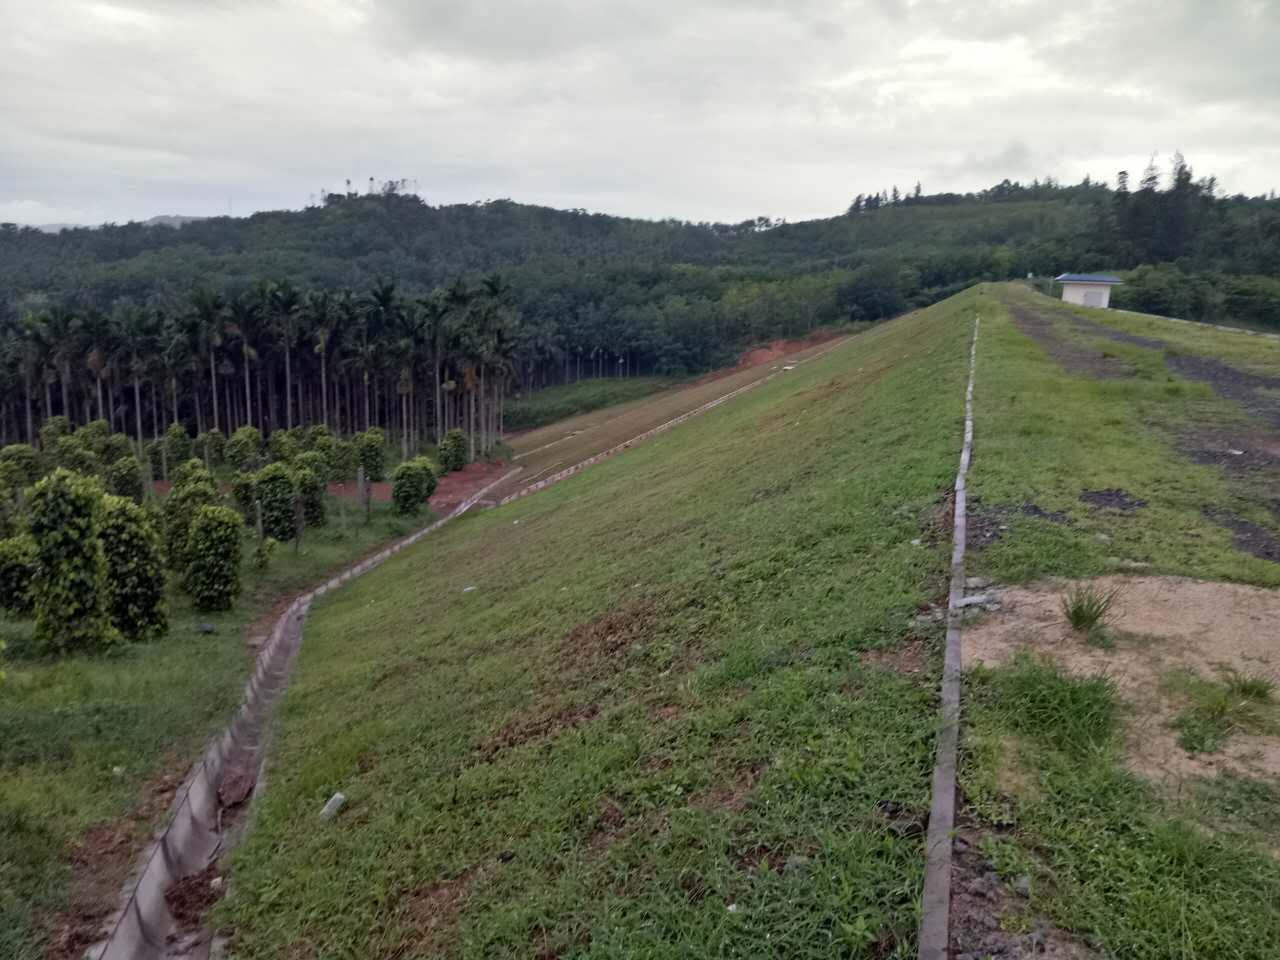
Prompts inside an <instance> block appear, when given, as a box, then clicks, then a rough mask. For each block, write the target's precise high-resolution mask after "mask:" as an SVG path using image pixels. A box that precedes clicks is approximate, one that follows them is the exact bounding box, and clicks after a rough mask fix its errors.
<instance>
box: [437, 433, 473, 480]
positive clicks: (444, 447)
mask: <svg viewBox="0 0 1280 960" xmlns="http://www.w3.org/2000/svg"><path fill="white" fill-rule="evenodd" d="M438 453H439V456H440V467H441V469H443V470H444V471H445V472H446V473H452V472H453V471H454V470H461V469H462V468H463V467H465V466H466V465H467V435H466V434H465V433H463V432H462V431H461V430H459V429H458V428H457V427H454V428H453V429H452V430H450V431H449V432H448V433H446V434H445V435H444V438H443V439H442V440H441V441H440V448H439V450H438Z"/></svg>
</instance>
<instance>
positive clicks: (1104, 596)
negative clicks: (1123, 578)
mask: <svg viewBox="0 0 1280 960" xmlns="http://www.w3.org/2000/svg"><path fill="white" fill-rule="evenodd" d="M1119 596H1120V588H1119V587H1116V588H1114V589H1111V590H1102V589H1099V588H1098V587H1095V586H1093V585H1092V584H1088V583H1081V584H1077V585H1076V586H1074V587H1072V588H1071V589H1070V590H1068V591H1067V592H1066V593H1065V594H1064V595H1063V597H1062V614H1063V616H1065V617H1066V618H1067V623H1069V624H1071V629H1072V630H1075V631H1077V632H1079V633H1084V634H1088V635H1090V639H1091V640H1092V639H1093V637H1092V635H1093V634H1094V632H1096V631H1100V630H1102V629H1103V628H1105V626H1106V622H1107V620H1108V618H1109V617H1110V616H1111V608H1112V607H1113V606H1114V605H1115V602H1116V599H1117V598H1118V597H1119ZM1099 645H1101V644H1099Z"/></svg>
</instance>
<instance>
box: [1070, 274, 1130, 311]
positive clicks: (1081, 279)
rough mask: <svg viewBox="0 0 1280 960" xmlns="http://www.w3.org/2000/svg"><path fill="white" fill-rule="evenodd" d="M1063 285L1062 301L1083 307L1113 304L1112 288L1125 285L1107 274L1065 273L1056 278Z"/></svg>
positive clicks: (1117, 278)
mask: <svg viewBox="0 0 1280 960" xmlns="http://www.w3.org/2000/svg"><path fill="white" fill-rule="evenodd" d="M1053 279H1055V280H1057V281H1058V282H1059V283H1060V284H1062V299H1063V300H1065V301H1067V303H1078V304H1080V306H1082V307H1105V306H1108V305H1109V304H1110V303H1111V288H1112V287H1113V286H1115V285H1116V284H1117V283H1124V281H1123V280H1121V279H1120V278H1119V277H1113V276H1110V275H1109V274H1105V273H1064V274H1062V276H1060V277H1054V278H1053Z"/></svg>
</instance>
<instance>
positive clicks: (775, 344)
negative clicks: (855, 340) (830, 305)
mask: <svg viewBox="0 0 1280 960" xmlns="http://www.w3.org/2000/svg"><path fill="white" fill-rule="evenodd" d="M842 336H844V333H842V332H841V331H839V330H815V331H814V332H813V333H811V334H809V335H808V336H807V337H801V338H799V339H797V340H771V341H769V342H768V343H765V344H762V345H761V346H758V347H753V348H751V349H750V350H748V351H747V352H746V353H744V354H743V355H742V356H741V357H739V358H738V362H737V364H735V365H734V366H732V367H724V368H722V369H720V370H712V371H711V372H710V373H705V374H703V375H702V376H701V377H699V378H698V379H697V380H695V381H693V383H694V385H697V384H702V383H710V382H711V381H713V380H719V379H720V378H721V377H727V376H729V375H730V374H732V373H737V372H739V371H740V370H749V369H750V368H751V367H759V366H762V365H763V364H766V363H776V362H778V361H779V360H781V359H782V358H783V357H787V356H790V355H791V354H793V353H798V352H799V351H801V350H808V349H809V348H810V347H816V346H818V345H819V344H823V343H827V342H828V341H830V340H835V339H836V338H837V337H842Z"/></svg>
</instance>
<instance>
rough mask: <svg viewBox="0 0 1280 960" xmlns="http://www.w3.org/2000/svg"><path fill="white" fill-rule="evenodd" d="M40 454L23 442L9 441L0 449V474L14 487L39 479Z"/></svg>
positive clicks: (23, 485)
mask: <svg viewBox="0 0 1280 960" xmlns="http://www.w3.org/2000/svg"><path fill="white" fill-rule="evenodd" d="M40 474H41V470H40V454H38V453H37V452H36V448H35V447H33V446H30V445H29V444H25V443H11V444H9V445H8V446H7V447H5V448H3V449H0V475H3V476H4V477H5V479H6V480H7V481H8V482H9V483H11V484H13V485H14V486H15V487H25V486H29V485H30V484H33V483H35V482H36V481H37V480H39V479H40Z"/></svg>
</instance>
